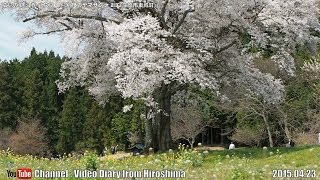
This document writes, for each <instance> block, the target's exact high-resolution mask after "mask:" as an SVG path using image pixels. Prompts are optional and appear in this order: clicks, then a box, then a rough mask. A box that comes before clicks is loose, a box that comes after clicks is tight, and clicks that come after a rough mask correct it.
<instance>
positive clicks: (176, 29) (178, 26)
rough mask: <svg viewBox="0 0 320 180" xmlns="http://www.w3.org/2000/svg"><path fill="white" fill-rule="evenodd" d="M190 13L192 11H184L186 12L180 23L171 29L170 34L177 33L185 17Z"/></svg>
mask: <svg viewBox="0 0 320 180" xmlns="http://www.w3.org/2000/svg"><path fill="white" fill-rule="evenodd" d="M190 12H194V10H192V9H188V10H186V11H185V12H184V13H183V16H182V18H181V19H180V21H179V23H178V24H177V26H176V27H175V28H174V29H173V31H172V34H175V33H176V32H177V31H178V29H179V28H180V27H181V25H182V23H183V22H184V20H185V19H186V17H187V15H188V14H189V13H190Z"/></svg>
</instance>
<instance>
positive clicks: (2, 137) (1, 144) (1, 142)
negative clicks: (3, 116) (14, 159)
mask: <svg viewBox="0 0 320 180" xmlns="http://www.w3.org/2000/svg"><path fill="white" fill-rule="evenodd" d="M11 134H12V130H11V129H10V128H4V129H1V130H0V150H1V149H2V150H5V149H8V147H9V137H10V136H11Z"/></svg>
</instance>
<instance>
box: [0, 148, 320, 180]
mask: <svg viewBox="0 0 320 180" xmlns="http://www.w3.org/2000/svg"><path fill="white" fill-rule="evenodd" d="M20 167H29V168H31V169H32V170H35V169H39V170H40V169H41V170H46V171H48V170H68V172H69V178H64V179H86V178H75V177H73V176H74V174H73V170H75V169H83V170H84V169H98V170H101V169H102V170H110V171H111V170H113V171H117V170H118V171H122V170H131V171H132V172H133V171H142V170H144V169H152V170H183V171H185V173H186V179H218V180H220V179H221V180H228V179H243V180H246V179H273V177H272V175H273V170H279V171H277V172H278V173H277V174H276V175H277V176H280V175H281V176H282V177H284V176H285V175H287V176H288V175H290V173H291V175H292V176H298V177H297V178H292V179H306V178H305V177H306V176H310V177H311V176H313V174H312V173H313V172H314V171H315V172H316V173H317V174H316V177H314V178H310V179H320V146H302V147H295V148H269V149H267V150H263V149H260V148H259V149H255V148H239V149H235V150H213V151H209V152H208V151H202V150H198V151H189V150H185V149H183V148H181V150H179V151H175V152H168V153H162V154H154V155H149V156H139V157H131V156H130V157H127V156H121V155H118V156H111V155H110V156H105V157H97V156H96V155H95V154H93V153H86V155H85V156H82V157H72V156H68V157H63V158H60V159H46V158H40V159H39V158H33V157H32V156H17V155H14V154H12V153H11V152H8V151H2V152H1V153H0V170H1V171H0V179H1V180H5V179H13V178H8V174H7V170H11V171H16V169H17V168H20ZM310 170H314V171H310ZM302 173H303V174H302ZM302 175H304V178H302ZM70 176H71V177H70ZM34 179H41V178H34ZM42 179H44V178H42ZM91 179H104V178H91ZM131 179H133V178H131ZM137 179H141V178H137ZM145 179H146V178H145ZM153 179H157V178H153ZM165 179H168V178H165ZM277 179H285V178H277Z"/></svg>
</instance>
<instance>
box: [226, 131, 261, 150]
mask: <svg viewBox="0 0 320 180" xmlns="http://www.w3.org/2000/svg"><path fill="white" fill-rule="evenodd" d="M265 138H266V137H265V133H264V131H263V129H262V128H261V129H258V128H256V129H254V128H249V127H241V128H237V129H236V130H235V132H234V133H233V135H232V136H231V137H230V139H231V140H232V141H235V142H238V143H242V144H245V145H249V146H259V145H260V142H261V141H262V140H264V139H265Z"/></svg>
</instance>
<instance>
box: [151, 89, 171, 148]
mask: <svg viewBox="0 0 320 180" xmlns="http://www.w3.org/2000/svg"><path fill="white" fill-rule="evenodd" d="M154 100H155V101H156V102H157V103H158V108H159V109H160V112H158V113H156V115H155V116H154V118H152V119H147V120H146V122H145V125H146V126H145V128H146V138H145V141H146V142H145V143H146V147H153V148H154V150H155V151H164V150H168V149H170V148H172V138H171V131H170V114H171V91H170V85H165V84H163V85H162V87H161V88H159V89H158V90H157V91H156V92H155V94H154Z"/></svg>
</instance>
